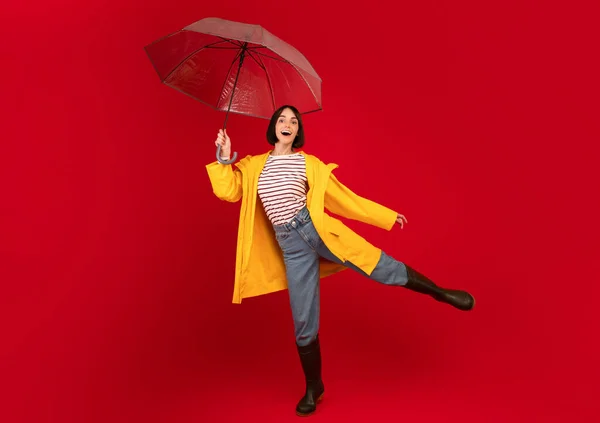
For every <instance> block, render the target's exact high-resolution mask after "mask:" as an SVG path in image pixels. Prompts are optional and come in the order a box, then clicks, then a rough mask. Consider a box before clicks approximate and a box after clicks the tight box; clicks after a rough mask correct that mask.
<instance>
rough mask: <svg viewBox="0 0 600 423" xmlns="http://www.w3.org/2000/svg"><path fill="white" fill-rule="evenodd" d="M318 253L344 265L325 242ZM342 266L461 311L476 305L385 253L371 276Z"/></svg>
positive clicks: (461, 293)
mask: <svg viewBox="0 0 600 423" xmlns="http://www.w3.org/2000/svg"><path fill="white" fill-rule="evenodd" d="M317 252H318V253H319V255H320V256H321V257H323V258H326V259H327V260H331V261H333V262H335V263H342V262H341V261H340V260H339V259H338V258H337V257H336V256H334V255H333V253H332V252H331V251H329V249H328V248H327V246H326V245H325V243H323V241H321V242H320V244H319V246H318V248H317ZM342 264H344V265H345V266H346V267H348V268H351V269H353V270H355V271H357V272H358V273H360V274H362V275H364V276H366V277H368V278H370V279H373V280H375V281H377V282H381V283H383V284H385V285H396V286H403V287H404V288H407V289H410V290H411V291H415V292H419V293H421V294H426V295H430V296H431V297H433V298H434V299H435V300H437V301H440V302H444V303H447V304H450V305H452V306H454V307H456V308H458V309H459V310H464V311H467V310H471V309H472V308H473V306H474V305H475V299H474V298H473V296H472V295H471V294H469V293H468V292H466V291H460V290H454V289H444V288H440V287H439V286H437V285H436V284H435V283H433V282H432V281H431V280H429V279H428V278H427V277H425V276H424V275H422V274H421V273H419V272H417V271H416V270H415V269H413V268H411V267H409V266H407V265H406V264H405V263H402V262H400V261H398V260H396V259H395V258H393V257H390V256H388V255H387V254H386V253H385V252H384V251H382V252H381V256H380V258H379V262H378V263H377V266H375V269H374V270H373V272H371V274H370V275H368V274H366V273H365V272H363V271H362V270H361V269H360V268H358V267H356V266H355V265H354V264H352V263H350V262H345V263H342Z"/></svg>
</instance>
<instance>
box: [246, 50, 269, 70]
mask: <svg viewBox="0 0 600 423" xmlns="http://www.w3.org/2000/svg"><path fill="white" fill-rule="evenodd" d="M247 53H248V56H250V57H251V58H252V60H254V61H255V62H256V64H257V65H258V66H260V67H261V68H262V69H263V70H264V69H265V66H264V64H262V63H260V62H259V61H258V60H256V58H255V57H254V56H253V55H252V53H250V52H249V51H247Z"/></svg>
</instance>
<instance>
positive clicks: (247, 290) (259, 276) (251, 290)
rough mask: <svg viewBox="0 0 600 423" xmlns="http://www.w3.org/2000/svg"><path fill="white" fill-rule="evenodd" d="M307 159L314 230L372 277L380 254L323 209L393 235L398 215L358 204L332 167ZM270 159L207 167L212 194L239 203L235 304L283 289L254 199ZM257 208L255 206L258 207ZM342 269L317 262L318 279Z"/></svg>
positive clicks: (279, 262)
mask: <svg viewBox="0 0 600 423" xmlns="http://www.w3.org/2000/svg"><path fill="white" fill-rule="evenodd" d="M301 154H302V155H304V157H305V158H306V176H307V179H308V186H309V190H308V193H307V198H306V201H307V208H308V211H309V212H310V215H311V219H312V221H313V224H314V226H315V229H316V231H317V233H318V234H319V236H320V237H321V239H322V240H323V242H324V243H325V245H326V246H327V248H329V250H330V251H331V252H332V253H333V254H334V255H335V256H336V257H338V258H339V259H341V260H342V261H343V262H345V261H349V262H351V263H353V264H354V265H355V266H357V267H359V268H360V269H361V270H363V271H364V272H365V273H367V274H371V272H372V271H373V269H374V268H375V266H376V265H377V262H378V261H379V257H380V255H381V250H380V249H379V248H377V247H375V246H373V245H371V244H370V243H369V242H368V241H366V240H365V239H364V238H362V237H361V236H359V235H358V234H356V233H355V232H353V231H352V230H351V229H350V228H348V227H347V226H346V225H344V224H343V223H342V222H341V221H340V220H338V219H336V218H334V217H332V216H329V215H328V214H327V213H326V212H325V209H327V210H329V211H330V212H332V213H334V214H337V215H339V216H342V217H345V218H348V219H354V220H358V221H360V222H364V223H368V224H371V225H374V226H377V227H379V228H382V229H386V230H388V231H389V230H391V229H392V227H393V226H394V223H395V222H396V218H397V216H398V213H396V212H395V211H393V210H391V209H389V208H387V207H384V206H381V205H379V204H377V203H374V202H373V201H370V200H367V199H365V198H362V197H360V196H358V195H356V194H355V193H353V192H352V191H350V190H349V189H348V188H347V187H345V186H344V185H343V184H342V183H340V182H339V181H338V180H337V178H336V177H335V175H333V173H332V171H333V169H335V168H336V167H338V166H337V165H336V164H329V165H326V164H325V163H323V162H322V161H321V160H319V159H318V158H316V157H315V156H312V155H309V154H305V153H303V152H301ZM268 157H269V153H265V154H262V155H259V156H247V157H245V158H244V159H242V160H240V161H239V162H238V163H236V167H237V169H235V170H234V168H233V167H232V165H223V164H221V163H219V162H217V161H214V162H213V163H210V164H208V165H207V166H206V169H207V171H208V175H209V178H210V182H211V185H212V188H213V192H214V194H215V195H216V196H217V197H218V198H220V199H221V200H224V201H230V202H236V201H239V200H240V199H241V200H242V205H241V210H240V220H239V228H238V239H237V253H236V265H235V283H234V289H233V303H236V304H239V303H241V302H242V299H243V298H249V297H255V296H258V295H263V294H268V293H272V292H276V291H281V290H283V289H287V279H286V274H285V264H284V261H283V254H282V252H281V249H280V248H279V244H278V243H277V240H276V239H275V231H274V230H273V226H272V224H271V222H270V221H269V219H268V218H267V215H266V213H265V211H264V209H263V207H262V204H260V200H259V198H258V177H259V176H260V173H261V172H262V169H263V167H264V165H265V163H266V161H267V158H268ZM257 203H258V206H257ZM344 269H346V267H344V266H342V265H339V264H336V263H333V262H331V261H329V260H325V259H321V260H320V275H321V277H325V276H328V275H331V274H333V273H336V272H339V271H341V270H344Z"/></svg>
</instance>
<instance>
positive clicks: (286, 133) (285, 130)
mask: <svg viewBox="0 0 600 423" xmlns="http://www.w3.org/2000/svg"><path fill="white" fill-rule="evenodd" d="M281 135H285V136H286V137H287V136H289V135H292V131H288V130H287V129H284V130H283V131H281Z"/></svg>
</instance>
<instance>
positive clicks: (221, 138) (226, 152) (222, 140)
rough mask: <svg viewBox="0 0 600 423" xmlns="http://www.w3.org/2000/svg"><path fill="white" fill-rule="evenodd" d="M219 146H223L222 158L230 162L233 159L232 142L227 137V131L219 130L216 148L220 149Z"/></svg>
mask: <svg viewBox="0 0 600 423" xmlns="http://www.w3.org/2000/svg"><path fill="white" fill-rule="evenodd" d="M219 145H220V146H221V158H222V159H225V160H229V158H230V157H231V140H230V139H229V135H227V130H226V129H225V130H223V129H219V133H218V134H217V140H216V141H215V146H217V147H218V146H219Z"/></svg>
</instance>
